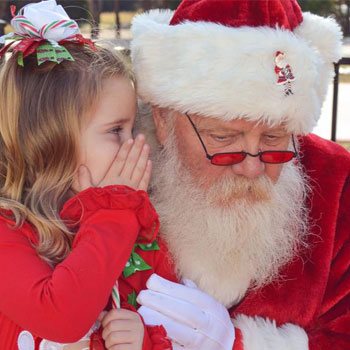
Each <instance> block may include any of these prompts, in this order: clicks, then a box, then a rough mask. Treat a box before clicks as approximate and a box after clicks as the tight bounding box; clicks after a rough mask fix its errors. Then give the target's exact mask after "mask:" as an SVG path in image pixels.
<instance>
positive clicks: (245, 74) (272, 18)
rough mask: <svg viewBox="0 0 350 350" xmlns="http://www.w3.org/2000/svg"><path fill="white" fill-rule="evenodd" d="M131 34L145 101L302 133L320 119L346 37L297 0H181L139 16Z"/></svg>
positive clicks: (134, 61) (327, 20)
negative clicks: (172, 7) (174, 7)
mask: <svg viewBox="0 0 350 350" xmlns="http://www.w3.org/2000/svg"><path fill="white" fill-rule="evenodd" d="M132 33H133V41H132V45H131V52H132V59H133V64H134V68H135V72H136V76H137V79H138V89H139V94H140V96H141V98H142V99H143V100H144V101H146V102H149V103H151V104H153V105H157V106H160V107H169V108H173V109H175V110H177V111H179V112H182V113H185V112H189V113H196V114H198V115H201V116H203V117H206V116H207V117H215V118H220V119H222V120H233V119H237V118H245V119H246V120H250V121H263V122H266V123H268V124H271V125H275V124H279V123H281V122H285V123H286V125H287V127H288V129H289V130H290V131H291V132H294V133H299V134H305V133H308V132H310V131H311V130H312V129H313V127H314V126H315V125H316V123H317V120H318V118H319V116H320V111H321V107H322V103H323V100H324V97H325V94H326V91H327V88H328V84H329V82H330V80H331V78H332V76H333V74H334V69H333V62H337V61H338V60H339V59H340V49H341V38H342V34H341V30H340V27H339V25H338V24H337V23H336V22H335V21H334V20H333V19H331V18H323V17H319V16H316V15H313V14H311V13H302V12H301V9H300V7H299V5H298V3H297V1H296V0H255V1H251V0H183V1H182V3H181V4H180V6H179V7H178V9H177V10H176V11H175V12H172V11H169V10H163V11H159V10H153V11H150V12H148V13H144V14H141V15H139V16H136V17H135V18H134V21H133V25H132Z"/></svg>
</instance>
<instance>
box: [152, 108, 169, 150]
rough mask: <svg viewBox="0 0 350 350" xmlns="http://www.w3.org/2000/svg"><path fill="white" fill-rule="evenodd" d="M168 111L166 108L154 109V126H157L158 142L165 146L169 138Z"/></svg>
mask: <svg viewBox="0 0 350 350" xmlns="http://www.w3.org/2000/svg"><path fill="white" fill-rule="evenodd" d="M167 114H168V113H166V110H164V108H159V107H152V115H153V121H154V125H155V126H156V135H157V139H158V142H159V143H160V144H161V145H162V146H163V145H164V143H165V141H166V139H167V137H168V128H167V121H166V119H165V118H166V115H167Z"/></svg>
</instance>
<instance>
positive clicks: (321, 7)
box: [298, 0, 336, 16]
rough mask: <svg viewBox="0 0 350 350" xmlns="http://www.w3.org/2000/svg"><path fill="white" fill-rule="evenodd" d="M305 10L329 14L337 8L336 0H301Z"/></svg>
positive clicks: (301, 5) (323, 14)
mask: <svg viewBox="0 0 350 350" xmlns="http://www.w3.org/2000/svg"><path fill="white" fill-rule="evenodd" d="M298 2H299V4H300V7H301V8H302V10H303V11H309V12H312V13H316V14H318V15H322V16H325V15H329V14H331V13H334V12H335V10H336V1H334V0H299V1H298Z"/></svg>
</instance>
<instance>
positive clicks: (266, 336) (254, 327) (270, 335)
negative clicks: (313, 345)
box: [233, 315, 309, 350]
mask: <svg viewBox="0 0 350 350" xmlns="http://www.w3.org/2000/svg"><path fill="white" fill-rule="evenodd" d="M233 324H234V326H235V327H237V328H239V329H240V330H241V332H242V336H243V345H244V350H308V349H309V345H308V342H309V341H308V336H307V334H306V332H305V331H304V330H303V329H302V328H301V327H299V326H296V325H294V324H291V323H286V324H284V325H282V326H281V327H277V326H276V323H275V322H274V321H270V320H269V319H264V318H262V317H248V316H245V315H238V316H237V317H236V318H235V319H234V320H233Z"/></svg>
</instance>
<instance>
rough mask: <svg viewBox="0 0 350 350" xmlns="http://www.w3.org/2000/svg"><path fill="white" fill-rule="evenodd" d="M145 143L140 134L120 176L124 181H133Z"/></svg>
mask: <svg viewBox="0 0 350 350" xmlns="http://www.w3.org/2000/svg"><path fill="white" fill-rule="evenodd" d="M144 143H145V137H144V136H143V135H142V134H140V135H138V136H137V137H136V139H135V141H134V145H133V147H132V149H131V150H130V152H129V154H128V157H127V159H126V160H125V165H124V168H123V170H122V172H121V173H120V176H121V177H123V178H124V179H131V176H132V173H133V171H134V169H135V166H136V164H137V162H138V160H139V157H140V155H141V152H142V149H143V145H144Z"/></svg>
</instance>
